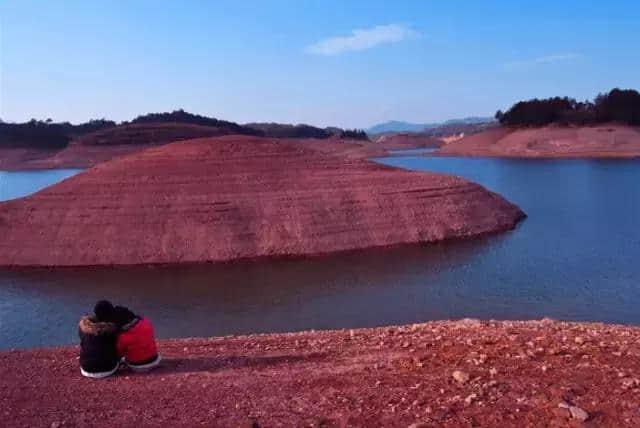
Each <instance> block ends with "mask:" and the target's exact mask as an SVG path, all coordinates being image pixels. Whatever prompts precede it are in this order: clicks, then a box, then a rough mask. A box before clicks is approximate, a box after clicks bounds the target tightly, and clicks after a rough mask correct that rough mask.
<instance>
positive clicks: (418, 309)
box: [0, 157, 640, 348]
mask: <svg viewBox="0 0 640 428" xmlns="http://www.w3.org/2000/svg"><path fill="white" fill-rule="evenodd" d="M378 161H380V162H384V163H386V164H389V165H396V166H403V167H406V168H411V169H416V170H434V171H443V172H449V173H454V174H458V175H462V176H465V177H468V178H471V179H473V180H475V181H477V182H479V183H481V184H483V185H484V186H486V187H488V188H489V189H491V190H494V191H497V192H499V193H501V194H503V195H504V196H505V197H507V198H508V199H510V200H511V201H512V202H514V203H516V204H518V205H519V206H520V207H521V208H522V209H523V210H524V211H525V212H526V213H527V214H528V216H529V217H528V218H527V219H526V220H525V221H524V222H522V223H521V224H520V225H519V226H518V228H517V229H516V230H514V231H512V232H507V233H503V234H499V235H494V236H491V237H487V238H481V239H478V240H472V241H457V242H448V243H443V244H436V245H428V246H409V247H400V248H393V249H386V250H371V251H362V252H354V253H347V254H339V255H334V256H328V257H318V258H312V259H291V260H276V261H258V262H252V263H235V264H226V265H197V266H189V267H163V268H159V267H158V268H141V267H137V268H126V269H123V268H118V269H106V268H105V269H73V270H71V269H60V270H51V271H47V270H27V271H4V272H3V271H0V348H9V347H25V346H38V345H51V344H62V343H71V342H74V341H75V335H76V330H75V329H76V322H77V319H78V317H79V316H80V314H82V313H83V312H86V311H88V310H90V309H91V307H92V305H93V303H94V302H95V301H96V300H97V299H100V298H110V299H113V300H114V301H116V302H119V303H124V304H127V305H130V306H131V307H132V308H133V309H135V310H137V311H140V312H142V313H144V314H146V315H148V316H150V317H151V318H152V319H153V321H154V322H155V324H156V327H157V330H158V334H159V336H161V337H176V336H213V335H224V334H238V333H252V332H273V331H295V330H303V329H322V328H341V327H364V326H376V325H385V324H396V323H411V322H416V321H425V320H433V319H447V318H462V317H478V318H485V319H488V318H496V319H527V318H541V317H543V316H550V317H554V318H559V319H572V320H601V321H608V322H624V323H639V322H640V311H639V310H638V308H639V307H640V263H638V262H637V257H638V254H640V228H638V219H639V218H640V187H639V186H638V185H637V183H640V162H638V161H591V160H588V161H568V160H567V161H564V160H555V161H523V160H498V159H458V158H442V157H390V158H386V159H380V160H378Z"/></svg>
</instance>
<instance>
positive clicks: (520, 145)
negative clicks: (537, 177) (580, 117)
mask: <svg viewBox="0 0 640 428" xmlns="http://www.w3.org/2000/svg"><path fill="white" fill-rule="evenodd" d="M438 153H439V154H446V155H457V156H505V157H534V158H535V157H542V158H554V157H564V158H582V157H584V158H587V157H592V158H597V157H602V158H605V157H638V156H640V128H637V127H631V126H626V125H618V124H604V125H599V126H590V127H561V126H556V125H552V126H546V127H542V128H524V129H523V128H496V129H491V130H489V131H485V132H481V133H479V134H475V135H471V136H468V137H465V138H462V139H461V140H458V141H454V142H451V143H449V144H446V145H445V146H443V147H441V148H440V150H438Z"/></svg>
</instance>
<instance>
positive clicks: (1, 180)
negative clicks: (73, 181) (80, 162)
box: [0, 169, 82, 201]
mask: <svg viewBox="0 0 640 428" xmlns="http://www.w3.org/2000/svg"><path fill="white" fill-rule="evenodd" d="M80 171H82V170H81V169H48V170H40V171H0V201H7V200H9V199H15V198H21V197H23V196H27V195H30V194H32V193H34V192H37V191H38V190H40V189H43V188H45V187H47V186H50V185H52V184H54V183H57V182H58V181H62V180H64V179H65V178H69V177H71V176H74V175H76V174H77V173H79V172H80Z"/></svg>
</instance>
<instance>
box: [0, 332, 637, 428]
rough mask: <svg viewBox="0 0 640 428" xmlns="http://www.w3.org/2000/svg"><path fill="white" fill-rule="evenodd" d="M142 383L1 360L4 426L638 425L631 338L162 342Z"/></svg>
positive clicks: (65, 351)
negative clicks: (156, 363)
mask: <svg viewBox="0 0 640 428" xmlns="http://www.w3.org/2000/svg"><path fill="white" fill-rule="evenodd" d="M160 350H161V352H162V354H163V356H164V358H165V359H164V362H163V364H162V366H161V367H160V368H158V369H157V370H155V371H154V372H151V373H148V374H134V373H131V372H127V371H122V372H120V373H119V374H117V375H116V376H115V377H112V378H108V379H104V380H88V379H85V378H82V377H81V376H80V373H79V368H78V361H77V354H78V349H77V348H74V347H72V348H61V349H42V350H25V351H8V352H3V353H0V379H2V382H0V417H1V418H2V422H3V423H2V425H3V426H25V427H27V426H28V427H31V426H44V427H63V426H138V427H142V426H229V427H235V426H262V427H268V426H269V427H270V426H316V427H320V426H367V427H371V426H386V427H389V426H398V427H409V426H412V427H428V426H452V427H458V426H463V427H468V426H500V427H504V426H514V427H525V426H535V427H538V426H609V427H622V426H629V427H633V426H640V359H639V358H638V357H639V356H640V329H639V328H635V327H626V326H613V325H604V324H588V323H565V322H555V321H552V320H542V321H530V322H493V321H490V322H480V321H476V320H462V321H458V322H430V323H425V324H415V325H408V326H400V327H387V328H376V329H364V330H341V331H322V332H302V333H295V334H273V335H253V336H244V337H224V338H211V339H185V340H168V341H162V342H161V343H160Z"/></svg>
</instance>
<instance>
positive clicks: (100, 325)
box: [78, 316, 120, 373]
mask: <svg viewBox="0 0 640 428" xmlns="http://www.w3.org/2000/svg"><path fill="white" fill-rule="evenodd" d="M78 334H79V335H80V366H81V367H82V368H83V369H84V371H86V372H89V373H100V372H108V371H111V370H113V369H115V368H116V367H117V366H118V364H119V362H120V361H119V358H118V352H117V349H116V342H117V329H116V326H115V324H113V323H110V322H97V321H95V319H94V318H92V317H89V316H84V317H82V318H81V319H80V322H79V323H78Z"/></svg>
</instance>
